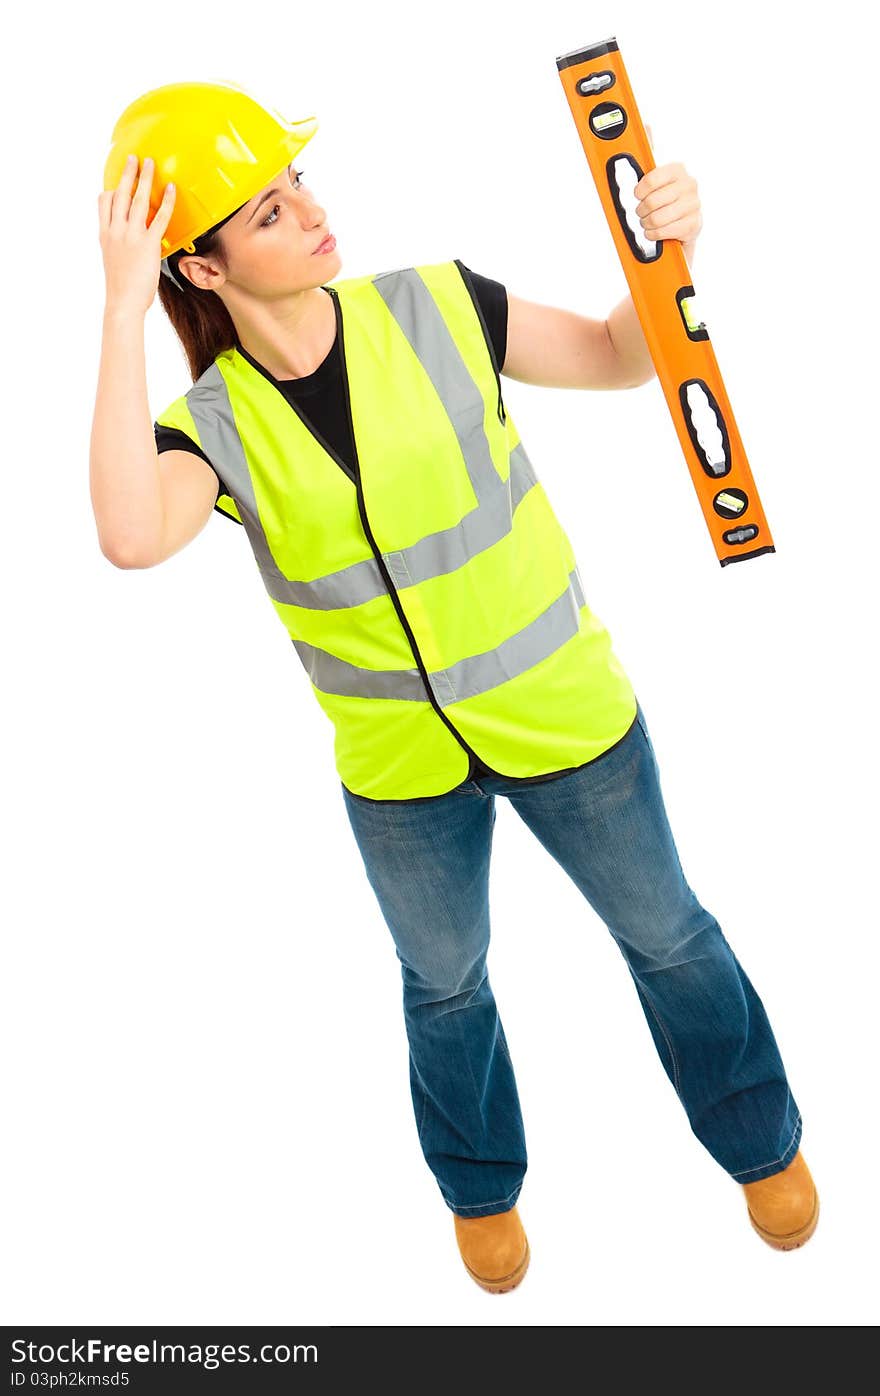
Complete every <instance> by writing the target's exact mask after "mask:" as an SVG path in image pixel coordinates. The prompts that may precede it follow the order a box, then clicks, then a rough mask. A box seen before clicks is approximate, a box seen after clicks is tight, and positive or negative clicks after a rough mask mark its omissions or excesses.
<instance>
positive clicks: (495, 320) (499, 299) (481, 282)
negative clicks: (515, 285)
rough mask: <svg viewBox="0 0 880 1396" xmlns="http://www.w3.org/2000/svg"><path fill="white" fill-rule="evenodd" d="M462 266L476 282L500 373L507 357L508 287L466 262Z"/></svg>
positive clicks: (478, 296)
mask: <svg viewBox="0 0 880 1396" xmlns="http://www.w3.org/2000/svg"><path fill="white" fill-rule="evenodd" d="M462 266H463V267H464V269H465V271H466V272H467V273H468V274H469V276H470V278H471V280H472V281H473V283H474V291H475V293H476V297H477V300H478V301H479V303H480V309H481V310H482V312H483V316H484V318H485V321H486V325H487V327H488V330H489V336H490V338H491V340H492V348H493V349H494V350H495V358H496V360H497V362H498V371H499V373H500V372H501V371H502V370H503V368H504V360H505V359H506V357H507V287H506V286H504V285H503V284H502V283H501V282H500V281H493V280H492V279H491V277H488V276H480V275H478V273H477V272H475V271H471V269H470V267H468V266H465V263H464V262H462Z"/></svg>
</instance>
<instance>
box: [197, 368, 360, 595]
mask: <svg viewBox="0 0 880 1396" xmlns="http://www.w3.org/2000/svg"><path fill="white" fill-rule="evenodd" d="M255 371H256V370H255ZM187 404H188V406H189V410H190V413H191V415H192V419H193V421H194V422H195V425H196V429H197V431H198V433H199V441H200V442H201V444H202V450H203V451H204V452H205V454H206V455H207V456H208V458H209V459H210V460H215V461H217V463H218V465H220V467H221V469H222V471H223V482H224V484H225V485H226V487H227V489H228V490H229V492H230V493H231V495H232V497H233V499H234V500H235V502H236V504H237V505H238V512H239V514H240V515H241V521H242V524H243V525H244V530H245V532H246V534H247V536H248V538H249V540H250V544H251V547H252V548H253V550H254V556H255V557H256V559H257V566H258V567H259V569H260V572H261V573H262V576H263V581H264V583H265V585H266V590H267V591H268V592H269V595H270V596H271V597H272V600H273V601H282V602H284V603H286V604H287V605H291V606H304V607H306V608H307V609H308V610H312V611H335V610H341V609H343V608H344V607H346V606H360V605H361V604H362V603H363V602H364V601H372V600H373V599H374V598H375V597H377V596H384V595H386V594H387V588H386V586H385V580H384V578H383V576H382V573H381V571H380V570H379V564H378V562H377V561H376V559H375V557H372V556H371V557H368V558H364V559H363V561H361V562H355V563H352V565H351V566H350V567H343V568H340V570H339V571H338V572H331V573H330V574H329V575H328V576H326V577H319V578H317V580H316V581H313V582H298V581H295V580H293V579H292V578H290V577H285V576H284V574H283V572H282V571H281V569H280V568H279V566H278V564H277V562H276V561H275V559H274V557H273V556H272V553H271V550H270V548H269V543H268V541H267V539H266V535H265V533H264V532H263V526H262V524H261V523H260V516H259V512H258V510H257V501H256V498H255V496H254V486H253V481H252V480H251V473H250V471H249V469H248V464H247V457H246V456H245V451H244V443H243V442H242V439H241V436H240V435H239V433H238V429H237V427H236V425H235V416H234V414H233V411H232V402H231V400H230V397H229V388H228V386H227V383H226V380H225V378H224V377H223V374H222V373H221V372H220V370H219V368H218V367H217V365H216V363H214V364H211V365H210V367H209V368H207V369H206V370H205V372H204V373H203V374H202V376H201V378H199V379H198V380H197V382H196V383H194V384H193V386H192V388H190V390H189V392H188V393H187ZM290 411H291V412H293V411H294V409H293V408H292V407H291V408H290Z"/></svg>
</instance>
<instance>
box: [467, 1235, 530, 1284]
mask: <svg viewBox="0 0 880 1396" xmlns="http://www.w3.org/2000/svg"><path fill="white" fill-rule="evenodd" d="M530 1259H531V1251H530V1250H529V1242H528V1238H526V1252H525V1255H524V1256H523V1258H522V1260H521V1261H520V1263H519V1265H518V1266H517V1267H516V1269H515V1270H511V1272H510V1274H509V1275H500V1276H499V1277H498V1279H496V1280H489V1279H487V1278H486V1277H485V1275H478V1274H477V1272H476V1270H472V1269H471V1267H470V1266H469V1265H468V1263H467V1261H466V1260H465V1259H464V1256H462V1261H463V1263H464V1268H465V1270H467V1272H468V1274H469V1275H470V1277H471V1279H472V1280H475V1281H476V1282H477V1284H478V1285H479V1286H480V1288H481V1289H485V1290H488V1292H489V1293H490V1294H505V1293H506V1292H507V1291H508V1290H509V1289H515V1288H516V1286H517V1285H518V1284H519V1282H520V1280H521V1279H522V1277H523V1275H524V1274H525V1273H526V1271H527V1270H528V1268H529V1260H530Z"/></svg>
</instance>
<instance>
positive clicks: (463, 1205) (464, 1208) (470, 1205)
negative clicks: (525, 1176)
mask: <svg viewBox="0 0 880 1396" xmlns="http://www.w3.org/2000/svg"><path fill="white" fill-rule="evenodd" d="M521 1187H522V1183H518V1184H517V1186H516V1187H515V1188H514V1189H513V1191H512V1192H509V1193H508V1194H507V1196H506V1197H496V1198H495V1199H494V1201H492V1202H456V1203H452V1202H450V1203H449V1205H450V1207H452V1208H453V1210H456V1211H459V1212H473V1211H476V1209H477V1207H497V1206H498V1204H499V1203H501V1202H509V1201H510V1199H511V1198H512V1197H516V1195H517V1193H518V1192H519V1190H520V1188H521ZM447 1201H448V1198H447Z"/></svg>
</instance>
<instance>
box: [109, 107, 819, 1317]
mask: <svg viewBox="0 0 880 1396" xmlns="http://www.w3.org/2000/svg"><path fill="white" fill-rule="evenodd" d="M316 126H317V123H316V122H315V121H314V120H313V119H309V120H308V121H305V122H299V123H288V122H286V121H284V120H283V118H281V117H279V115H278V113H276V112H273V111H271V110H270V109H267V108H265V107H263V106H261V104H260V103H258V102H256V101H255V100H254V98H253V97H251V96H250V95H249V94H247V93H245V92H244V91H243V89H240V88H237V87H235V86H234V85H232V84H209V83H199V84H173V85H170V86H169V87H165V88H160V89H158V90H157V91H156V92H154V93H148V94H146V95H145V96H144V97H143V98H141V99H139V100H138V101H137V102H136V103H134V104H132V106H131V107H130V108H128V109H127V111H126V112H125V113H123V116H122V117H121V118H120V120H119V122H117V126H116V129H115V131H114V141H113V145H112V148H111V154H110V158H109V159H108V162H107V169H106V171H105V190H104V192H103V193H102V194H101V195H100V198H99V212H100V241H101V248H102V254H103V258H104V267H105V274H106V282H107V302H106V310H105V319H104V339H103V352H102V358H101V367H100V377H99V384H98V393H97V402H96V410H95V419H94V428H93V437H92V451H91V488H92V500H93V507H94V512H95V517H96V522H97V525H98V531H99V537H100V541H101V547H102V549H103V551H104V553H105V555H106V556H107V557H108V558H109V559H110V560H111V561H112V562H114V563H115V564H116V565H117V566H120V567H149V566H154V565H155V564H156V563H158V562H161V561H163V560H164V559H165V558H167V557H169V556H171V555H172V554H173V553H175V552H176V551H178V550H179V549H180V548H181V547H183V546H184V545H185V544H186V543H187V542H188V541H190V540H191V539H192V538H193V537H195V535H196V534H197V533H198V532H199V531H200V530H201V529H202V528H203V526H204V524H205V523H206V521H207V519H208V518H209V517H210V514H211V511H212V509H213V508H214V507H215V506H216V507H217V508H218V510H219V511H220V512H222V513H226V514H227V515H228V516H229V517H231V518H232V519H234V520H235V521H236V522H238V523H240V524H241V525H243V527H244V528H245V531H246V534H247V536H248V539H249V542H250V544H251V546H252V548H253V551H254V555H255V559H256V561H257V564H258V566H259V568H260V571H261V574H262V576H263V580H264V583H265V584H266V587H267V590H268V591H269V594H270V598H271V600H272V602H273V605H274V606H275V608H276V611H277V613H278V615H279V618H280V619H281V620H282V623H283V624H284V625H285V627H286V628H287V630H288V632H289V634H290V637H291V641H292V643H293V645H294V647H295V648H296V650H297V654H298V656H299V658H300V660H301V661H302V663H303V665H304V666H305V668H306V671H307V673H308V675H309V679H310V681H311V684H312V690H313V693H314V695H315V697H316V699H317V701H318V702H319V703H320V704H321V706H322V707H323V708H324V710H325V712H326V713H327V715H328V716H329V717H330V719H331V721H332V722H333V724H334V727H335V757H336V764H337V770H338V773H339V775H340V778H341V789H342V797H343V799H344V801H345V805H346V810H347V813H348V817H349V820H350V823H351V827H352V830H353V832H354V835H355V838H356V840H357V844H358V847H359V850H360V854H361V857H362V859H363V863H364V867H365V871H366V875H367V877H368V879H369V882H370V884H371V885H372V887H373V889H374V892H375V894H376V897H377V900H378V903H379V905H380V908H381V911H382V913H383V916H384V918H385V920H386V922H387V924H388V927H389V929H390V931H391V934H392V937H393V941H394V946H395V950H396V953H397V956H398V958H399V960H400V963H401V970H402V977H403V998H404V1019H405V1026H406V1032H407V1036H408V1042H409V1061H410V1082H411V1090H412V1099H413V1106H414V1110H415V1117H416V1124H417V1129H418V1133H419V1140H420V1143H421V1147H422V1150H423V1153H424V1156H425V1159H426V1161H427V1163H428V1165H429V1167H430V1168H431V1170H432V1172H433V1174H434V1176H435V1178H436V1180H437V1183H438V1186H439V1189H440V1192H441V1195H442V1197H443V1199H444V1201H445V1202H446V1204H447V1206H448V1207H449V1208H450V1210H451V1211H452V1212H453V1214H454V1230H455V1236H456V1239H457V1242H458V1246H459V1250H460V1253H461V1256H462V1259H463V1261H464V1263H465V1266H466V1268H467V1270H468V1273H469V1274H470V1275H471V1276H472V1277H473V1279H474V1280H475V1281H476V1282H477V1283H478V1284H480V1285H481V1286H482V1287H483V1288H484V1289H487V1290H489V1291H491V1292H502V1291H505V1290H509V1289H512V1288H513V1287H514V1286H515V1285H516V1284H518V1283H519V1281H520V1280H521V1279H522V1276H523V1275H524V1274H525V1271H526V1268H527V1266H528V1262H529V1246H528V1241H527V1238H526V1234H525V1230H524V1227H523V1224H522V1221H521V1218H520V1216H519V1212H518V1207H517V1199H518V1196H519V1192H520V1189H521V1187H522V1182H523V1177H524V1174H525V1171H526V1165H527V1159H526V1148H525V1139H524V1133H523V1123H522V1118H521V1114H520V1107H519V1100H518V1096H517V1089H516V1083H515V1079H514V1072H513V1066H512V1062H511V1058H510V1054H509V1051H508V1046H507V1042H506V1039H505V1035H504V1030H503V1027H502V1024H501V1020H500V1017H499V1015H498V1010H497V1007H496V1004H495V1000H494V997H493V993H492V989H491V986H490V982H489V977H488V972H487V968H486V957H487V950H488V943H489V906H488V877H489V859H490V849H491V843H492V834H493V827H494V822H495V813H496V810H495V796H496V795H504V796H506V797H507V798H508V799H509V800H510V802H511V804H512V805H513V807H514V809H515V810H516V811H517V813H518V814H519V815H520V817H521V818H522V819H523V820H524V821H525V823H526V824H527V825H528V826H529V828H530V829H531V830H532V831H533V832H534V834H535V835H536V837H537V838H538V839H539V840H540V842H541V843H542V844H543V845H544V847H545V848H547V849H548V851H549V852H550V853H551V854H552V856H553V857H554V858H555V859H556V860H557V861H558V862H559V864H560V865H561V866H562V867H563V868H564V869H565V871H566V872H567V873H568V875H569V876H570V877H571V878H572V879H573V881H574V882H575V884H576V885H577V886H578V887H579V888H580V890H581V891H582V893H583V895H584V897H585V898H586V899H587V900H588V902H589V903H590V904H591V906H592V907H593V908H594V909H595V911H596V912H597V913H598V915H599V916H600V917H601V918H602V920H603V921H604V922H605V924H606V925H607V927H608V929H609V930H610V932H611V934H612V935H613V937H614V939H615V941H616V943H617V945H618V947H619V949H620V950H621V953H622V955H623V957H624V960H625V962H626V965H627V968H628V970H629V972H630V974H631V976H632V978H633V981H634V983H635V987H636V992H637V994H638V996H639V1000H640V1002H641V1005H642V1008H643V1010H644V1013H645V1017H646V1020H647V1023H648V1027H649V1029H650V1031H651V1034H652V1036H653V1040H654V1042H655V1045H656V1048H657V1052H658V1054H659V1057H660V1061H661V1063H662V1066H663V1068H664V1070H665V1072H666V1074H667V1076H668V1077H669V1079H670V1081H671V1082H672V1084H673V1086H674V1088H675V1090H676V1092H677V1094H678V1096H679V1099H680V1100H681V1102H682V1105H683V1107H684V1109H685V1111H686V1112H687V1115H688V1119H689V1121H690V1124H691V1127H692V1129H693V1131H694V1133H695V1134H696V1136H697V1138H698V1139H699V1140H700V1141H701V1143H702V1144H703V1145H704V1147H705V1148H706V1149H707V1150H708V1151H709V1152H710V1153H711V1154H712V1156H713V1157H714V1158H715V1159H716V1160H717V1162H718V1163H719V1164H720V1165H721V1167H722V1168H724V1169H725V1170H726V1171H727V1172H728V1173H729V1175H730V1176H731V1177H732V1178H733V1179H734V1180H735V1181H736V1182H737V1183H738V1184H739V1185H740V1186H741V1187H742V1188H743V1191H744V1193H745V1195H746V1201H747V1211H748V1216H749V1219H750V1220H751V1222H752V1225H753V1226H754V1227H755V1229H756V1230H757V1231H758V1233H759V1235H761V1237H762V1238H763V1239H764V1240H765V1241H767V1242H768V1243H769V1244H771V1245H773V1246H775V1247H777V1248H779V1249H791V1248H793V1247H796V1246H799V1245H801V1244H803V1242H804V1241H806V1240H807V1239H808V1238H809V1236H810V1235H812V1232H813V1230H814V1229H815V1226H816V1221H817V1216H818V1196H817V1193H816V1189H815V1186H814V1184H813V1181H812V1179H811V1177H810V1174H809V1171H808V1169H807V1166H806V1163H805V1162H804V1159H803V1157H802V1154H801V1152H800V1140H801V1130H802V1123H801V1116H800V1112H799V1110H798V1107H797V1105H796V1103H795V1100H794V1098H793V1096H792V1094H791V1091H790V1089H789V1085H788V1082H787V1079H786V1074H785V1069H784V1066H783V1063H782V1060H781V1057H780V1054H779V1050H778V1048H777V1044H776V1041H775V1039H774V1035H773V1032H772V1029H771V1026H770V1023H769V1021H768V1018H767V1015H766V1012H765V1010H764V1007H763V1004H762V1002H761V1000H760V999H759V997H758V995H757V994H756V992H755V990H754V988H753V986H752V984H751V982H750V981H749V979H748V977H747V976H746V974H745V972H744V970H743V968H742V966H741V965H740V963H739V961H738V960H737V958H736V956H735V954H734V953H733V951H732V949H731V948H730V946H729V944H728V943H727V941H726V939H725V937H724V935H723V933H722V930H721V928H720V926H719V924H718V922H717V921H716V919H715V917H714V916H713V915H712V914H711V912H709V911H708V910H706V908H705V907H703V906H702V905H701V904H700V902H699V901H698V899H697V897H696V896H695V894H694V892H693V890H692V889H691V887H690V886H689V884H688V882H687V880H686V879H685V876H684V873H683V871H682V868H681V864H680V862H679V859H678V854H677V851H676V847H675V843H674V841H673V837H672V833H671V830H670V828H669V824H668V821H667V817H666V812H665V808H664V804H663V799H662V795H661V791H660V784H659V775H658V769H657V762H656V758H655V753H654V749H653V746H652V743H651V739H650V736H649V733H648V728H647V724H646V720H645V715H644V713H643V711H642V709H641V706H640V704H639V703H638V701H637V699H636V696H635V694H634V692H633V690H632V687H631V685H630V683H629V680H628V679H627V676H626V674H625V673H624V672H623V669H622V667H621V666H620V664H619V661H618V660H617V658H616V656H615V655H614V653H613V650H612V648H611V644H610V638H609V636H608V633H607V631H606V629H605V627H604V626H603V625H602V624H601V621H599V619H598V618H597V617H596V616H595V615H594V614H593V613H592V612H591V611H590V608H589V606H588V605H587V603H586V600H585V598H584V596H583V592H582V589H581V586H580V577H579V574H578V569H577V565H576V562H575V559H574V555H573V552H572V549H571V544H570V542H569V540H568V538H567V535H566V534H565V532H564V530H563V529H562V528H561V526H560V524H559V521H558V519H557V518H556V515H555V513H554V512H553V510H552V507H551V506H550V503H549V500H548V498H547V496H546V493H545V491H544V490H543V488H542V486H541V484H540V482H539V481H538V480H537V478H536V476H535V474H534V470H533V468H532V466H531V462H530V461H529V458H528V456H527V454H526V451H525V447H524V445H523V443H522V441H521V439H520V437H519V434H518V432H517V430H516V428H515V427H514V425H513V423H512V421H511V419H510V416H509V414H508V413H507V411H506V409H505V407H504V402H503V394H502V390H501V377H500V375H501V372H502V371H503V372H504V373H505V374H507V375H509V376H512V377H515V378H517V379H519V380H520V381H523V382H533V383H540V384H544V385H556V386H572V387H574V386H580V387H593V388H595V387H606V388H622V387H629V386H634V385H635V384H636V383H638V382H644V381H647V379H648V377H650V376H651V372H652V370H651V366H650V360H649V357H648V353H647V348H646V345H645V342H644V339H643V337H642V336H641V332H640V328H639V325H638V320H637V317H636V315H635V311H634V308H633V305H632V302H631V301H630V299H629V298H627V299H626V300H625V301H624V302H622V303H621V305H619V306H618V307H616V308H615V310H614V311H613V312H612V314H611V315H610V316H609V317H608V320H607V322H605V321H597V320H588V319H586V318H584V317H582V316H577V315H574V314H572V313H571V312H567V311H563V310H556V309H553V308H550V307H545V306H540V305H534V304H529V303H527V302H525V301H521V300H519V299H517V298H515V297H512V296H507V295H506V293H505V290H504V287H503V286H500V285H499V283H497V282H493V281H491V280H489V279H488V278H484V277H478V276H476V275H475V274H474V273H473V272H471V271H470V269H469V268H467V267H465V266H464V265H463V263H461V262H460V261H459V260H458V259H455V260H453V261H449V262H444V263H436V264H431V265H423V266H418V267H408V268H402V269H400V270H397V271H393V272H383V273H380V274H377V275H375V276H367V277H360V278H353V279H349V280H347V281H341V282H339V283H337V285H336V286H335V287H331V286H329V285H327V284H326V283H327V282H328V279H329V278H330V277H333V276H335V275H336V274H337V272H338V270H339V267H340V265H341V260H340V256H339V253H338V251H337V249H336V245H335V239H334V238H333V236H332V235H331V233H330V229H329V226H328V223H327V219H326V215H325V211H324V209H323V208H322V207H321V205H320V204H319V203H318V202H317V201H316V199H315V197H314V195H313V194H312V192H311V191H310V189H309V187H308V186H307V185H305V184H304V183H303V181H302V171H301V170H298V169H296V168H295V167H294V163H293V162H294V160H295V157H296V156H297V154H298V153H299V151H300V150H301V149H302V147H303V146H304V145H305V143H306V142H307V141H308V140H309V139H310V138H311V136H312V134H313V133H314V130H315V129H316ZM126 156H128V159H127V160H126ZM172 173H174V174H175V176H176V178H175V181H174V183H173V184H172V183H171V182H170V175H171V174H172ZM136 178H137V189H136V192H133V190H134V187H135V179H136ZM636 193H637V196H638V197H639V198H640V200H641V202H640V203H639V206H638V209H637V213H638V216H639V218H640V220H641V222H642V226H643V228H644V229H645V232H646V235H648V236H651V237H679V238H680V239H681V240H682V241H683V242H684V245H685V248H686V249H689V250H690V252H691V254H692V252H693V246H694V239H695V237H696V233H697V232H698V231H699V227H700V214H699V199H698V198H697V196H696V185H695V182H694V181H693V180H692V179H691V178H690V177H689V176H688V175H687V174H686V172H685V171H684V168H683V166H681V165H678V164H675V165H664V166H662V167H659V168H656V169H654V170H651V171H649V172H648V173H646V174H645V175H644V176H643V177H642V179H641V180H640V182H639V185H638V186H637V189H636ZM150 215H152V217H150ZM160 272H161V273H164V276H163V275H160ZM157 284H158V289H159V295H160V299H161V301H162V304H163V307H164V309H165V310H166V312H167V314H168V316H169V318H170V320H171V323H172V325H173V326H174V328H175V330H176V332H177V334H178V336H179V338H180V340H181V343H182V345H183V348H184V350H185V353H186V355H187V359H188V362H189V367H190V371H191V375H192V379H193V385H192V387H191V388H190V389H188V390H187V391H186V392H185V393H184V394H183V395H182V396H181V397H180V398H178V399H177V400H176V401H175V402H174V403H172V404H171V405H170V406H169V408H168V409H166V411H164V412H163V413H160V415H159V417H158V418H157V419H156V420H155V422H154V424H153V427H154V432H155V441H154V439H153V437H151V436H148V434H147V428H146V423H147V422H148V421H149V413H148V408H147V391H146V374H145V364H144V341H143V317H144V315H145V313H146V311H147V309H148V307H149V305H150V304H151V302H152V299H153V297H154V295H155V293H156V289H157ZM120 439H122V440H124V441H126V442H128V443H129V450H128V452H127V453H126V454H125V455H124V456H121V454H120V452H119V441H120ZM157 448H158V454H157Z"/></svg>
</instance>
